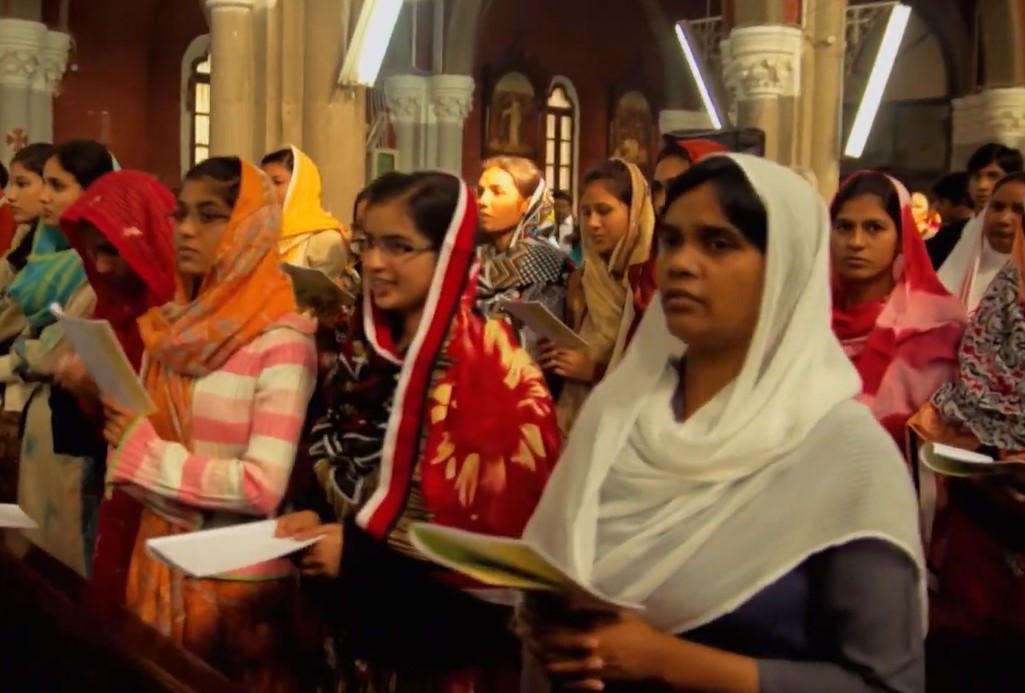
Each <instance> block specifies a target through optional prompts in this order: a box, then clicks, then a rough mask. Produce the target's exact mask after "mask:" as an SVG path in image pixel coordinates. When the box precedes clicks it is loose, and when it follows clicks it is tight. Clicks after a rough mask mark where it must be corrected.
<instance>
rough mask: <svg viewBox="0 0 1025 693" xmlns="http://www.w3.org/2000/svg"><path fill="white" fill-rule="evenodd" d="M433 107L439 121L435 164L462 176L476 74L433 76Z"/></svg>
mask: <svg viewBox="0 0 1025 693" xmlns="http://www.w3.org/2000/svg"><path fill="white" fill-rule="evenodd" d="M430 90H431V108H432V110H433V112H434V117H435V119H436V120H437V122H438V157H437V161H436V162H435V165H436V166H437V167H438V168H440V169H442V170H444V171H449V172H450V173H454V174H456V175H457V176H462V173H463V123H464V122H466V116H468V115H469V114H470V111H471V110H472V109H473V77H469V76H467V75H434V76H433V77H431V78H430Z"/></svg>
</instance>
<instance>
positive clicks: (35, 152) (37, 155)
mask: <svg viewBox="0 0 1025 693" xmlns="http://www.w3.org/2000/svg"><path fill="white" fill-rule="evenodd" d="M53 152H54V146H53V145H52V144H50V143H49V142H36V143H35V144H30V145H28V146H26V147H22V148H21V149H19V150H18V151H17V152H15V154H14V158H12V159H11V165H12V166H13V165H14V164H18V165H19V166H21V167H22V168H23V169H25V170H26V171H31V172H32V173H34V174H36V175H37V176H39V177H40V178H42V177H43V167H44V166H46V162H47V160H49V158H50V157H51V156H53Z"/></svg>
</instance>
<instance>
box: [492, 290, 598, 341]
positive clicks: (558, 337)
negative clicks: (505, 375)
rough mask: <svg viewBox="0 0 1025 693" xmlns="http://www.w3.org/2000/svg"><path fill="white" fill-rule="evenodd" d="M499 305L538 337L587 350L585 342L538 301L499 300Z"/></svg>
mask: <svg viewBox="0 0 1025 693" xmlns="http://www.w3.org/2000/svg"><path fill="white" fill-rule="evenodd" d="M498 305H499V307H500V308H501V309H502V310H503V311H505V312H506V313H508V314H509V315H511V316H512V317H514V318H516V319H517V320H519V321H520V322H522V323H523V324H524V325H526V326H527V327H528V328H529V329H530V330H531V331H532V332H534V334H536V335H537V336H538V337H542V338H544V339H547V340H549V341H552V342H554V343H556V344H558V345H559V346H563V347H567V348H569V349H576V350H577V351H583V352H586V351H587V346H588V345H587V342H586V341H584V340H583V339H581V338H580V335H578V334H577V333H576V332H574V331H573V330H572V329H570V327H569V326H568V325H567V324H566V323H564V322H562V321H561V320H559V319H558V318H557V317H555V315H553V314H552V311H550V310H548V307H547V306H546V305H545V304H543V303H541V302H540V301H501V302H500V303H499V304H498Z"/></svg>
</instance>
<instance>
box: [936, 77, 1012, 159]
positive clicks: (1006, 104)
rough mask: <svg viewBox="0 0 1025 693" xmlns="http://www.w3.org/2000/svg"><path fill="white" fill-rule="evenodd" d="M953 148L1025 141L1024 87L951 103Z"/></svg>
mask: <svg viewBox="0 0 1025 693" xmlns="http://www.w3.org/2000/svg"><path fill="white" fill-rule="evenodd" d="M951 105H952V107H953V113H952V121H953V122H952V126H953V127H952V130H953V133H952V134H953V138H954V144H955V145H957V144H964V143H968V144H975V143H979V142H982V141H996V142H1004V143H1008V144H1010V143H1014V146H1018V145H1017V143H1018V142H1019V141H1020V140H1021V139H1022V138H1023V137H1025V87H1008V88H1005V89H987V90H985V91H982V92H979V93H978V94H972V95H971V96H965V97H963V98H960V99H954V100H953V101H952V102H951Z"/></svg>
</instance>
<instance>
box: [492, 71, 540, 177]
mask: <svg viewBox="0 0 1025 693" xmlns="http://www.w3.org/2000/svg"><path fill="white" fill-rule="evenodd" d="M484 148H485V155H486V156H495V155H501V154H506V155H512V156H524V157H527V158H532V157H533V156H534V154H535V153H536V151H537V101H536V95H535V93H534V85H533V84H531V82H530V80H529V79H528V78H527V76H526V75H524V74H523V73H521V72H507V73H506V74H505V75H503V76H502V78H501V79H499V80H498V81H497V82H496V83H495V88H494V89H493V90H492V92H491V101H490V103H489V104H488V115H487V137H486V138H485V140H484Z"/></svg>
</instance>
